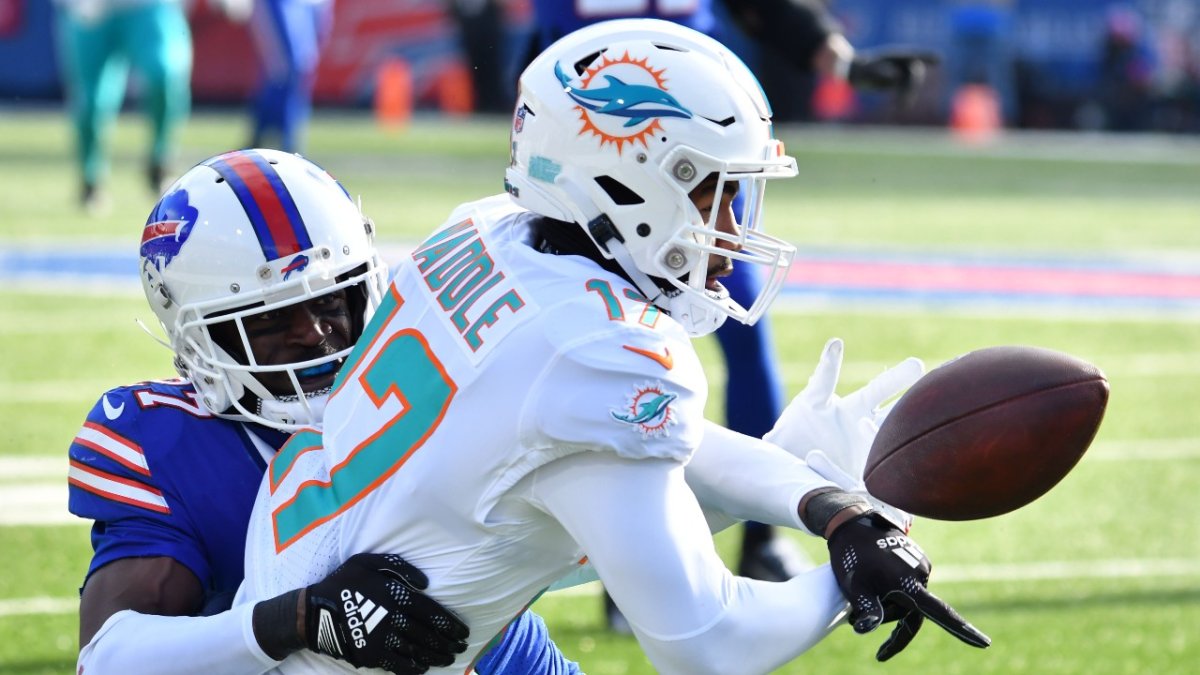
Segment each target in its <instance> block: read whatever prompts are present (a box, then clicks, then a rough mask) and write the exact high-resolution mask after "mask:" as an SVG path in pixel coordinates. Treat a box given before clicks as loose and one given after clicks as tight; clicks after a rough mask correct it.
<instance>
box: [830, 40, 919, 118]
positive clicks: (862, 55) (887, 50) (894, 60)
mask: <svg viewBox="0 0 1200 675" xmlns="http://www.w3.org/2000/svg"><path fill="white" fill-rule="evenodd" d="M939 61H941V57H939V56H938V55H937V54H936V53H935V52H931V51H928V50H921V49H913V48H910V47H881V48H879V49H872V50H866V51H860V52H857V53H856V54H855V55H854V59H853V60H852V61H851V62H850V71H849V73H847V75H846V80H847V81H848V82H849V83H850V86H852V87H854V88H855V89H863V90H867V91H894V92H896V94H897V96H898V98H899V99H900V103H901V105H903V106H906V107H907V106H910V105H912V103H913V102H914V101H915V100H916V98H917V91H918V90H919V89H920V88H921V84H922V83H924V82H925V71H926V70H927V67H928V66H931V65H934V64H936V63H938V62H939Z"/></svg>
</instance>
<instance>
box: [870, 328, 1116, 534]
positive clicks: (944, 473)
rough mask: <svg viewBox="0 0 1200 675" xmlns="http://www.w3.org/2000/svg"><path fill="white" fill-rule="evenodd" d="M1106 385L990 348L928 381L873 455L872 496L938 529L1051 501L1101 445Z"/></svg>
mask: <svg viewBox="0 0 1200 675" xmlns="http://www.w3.org/2000/svg"><path fill="white" fill-rule="evenodd" d="M1107 403H1108V380H1107V379H1106V378H1105V377H1104V373H1102V372H1101V371H1100V369H1099V368H1097V367H1096V366H1094V365H1092V364H1090V363H1088V362H1086V361H1083V360H1080V359H1078V358H1076V357H1074V356H1070V355H1068V354H1064V353H1062V352H1057V351H1053V350H1050V349H1042V348H1039V347H1025V346H1001V347H988V348H986V349H980V350H978V351H974V352H970V353H968V354H965V355H963V356H960V357H958V358H956V359H953V360H951V361H948V362H946V363H944V364H942V365H941V366H939V367H938V368H935V369H933V370H931V371H929V372H928V373H926V374H925V376H924V377H922V378H921V379H920V380H919V381H918V382H917V383H916V384H914V385H913V386H912V388H910V389H909V390H908V391H907V392H905V394H904V395H903V396H902V397H901V398H900V400H899V401H897V402H896V406H895V408H893V409H892V412H891V414H889V415H888V417H887V419H886V420H884V423H883V425H882V426H881V427H880V429H879V434H878V435H877V436H876V437H875V442H874V443H873V444H872V446H871V452H870V455H869V456H868V457H867V465H866V468H865V470H864V471H863V480H865V481H866V484H867V489H868V490H869V491H870V492H871V494H873V495H875V496H877V497H879V498H880V499H882V500H883V501H885V502H888V503H890V504H892V505H894V506H897V507H899V508H901V509H904V510H905V511H908V512H910V513H912V514H914V515H918V516H925V517H927V518H934V519H937V520H975V519H978V518H990V517H992V516H997V515H1000V514H1002V513H1008V512H1009V511H1012V510H1014V509H1018V508H1020V507H1022V506H1025V505H1026V504H1028V503H1030V502H1032V501H1033V500H1035V499H1037V498H1038V497H1041V496H1042V495H1044V494H1046V492H1047V491H1049V490H1050V488H1052V487H1054V486H1055V485H1056V484H1058V482H1059V481H1060V480H1062V479H1063V477H1064V476H1066V475H1067V473H1068V472H1069V471H1070V470H1071V469H1072V468H1073V467H1074V466H1075V464H1076V463H1077V462H1078V461H1079V459H1080V458H1081V457H1082V456H1083V453H1084V451H1086V450H1087V448H1088V446H1089V445H1090V444H1091V442H1092V439H1093V438H1094V437H1095V436H1096V431H1097V430H1098V429H1099V428H1100V421H1101V420H1102V419H1103V418H1104V409H1105V406H1106V405H1107Z"/></svg>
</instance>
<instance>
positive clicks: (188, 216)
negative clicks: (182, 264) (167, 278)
mask: <svg viewBox="0 0 1200 675" xmlns="http://www.w3.org/2000/svg"><path fill="white" fill-rule="evenodd" d="M199 217H200V212H199V211H197V210H196V207H194V206H192V205H191V204H190V203H188V193H187V190H183V189H180V190H176V191H174V192H172V193H170V194H168V195H167V196H165V197H163V198H162V199H161V200H159V202H158V204H156V205H155V207H154V210H153V211H151V212H150V217H149V218H147V219H146V226H145V228H143V229H142V248H141V253H142V257H143V258H146V259H147V260H151V261H153V262H154V265H155V266H156V267H157V268H158V269H160V270H161V269H162V268H164V267H166V266H167V265H169V264H171V260H173V259H174V258H175V256H177V255H179V250H180V249H181V248H183V244H184V242H186V241H187V238H188V235H189V234H191V231H192V227H193V226H194V225H195V224H196V221H197V220H198V219H199Z"/></svg>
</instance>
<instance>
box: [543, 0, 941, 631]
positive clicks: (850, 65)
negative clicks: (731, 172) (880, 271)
mask: <svg viewBox="0 0 1200 675" xmlns="http://www.w3.org/2000/svg"><path fill="white" fill-rule="evenodd" d="M718 1H720V2H723V3H724V9H725V10H726V11H727V12H728V14H729V15H730V16H731V17H733V18H734V20H735V21H736V22H737V24H738V26H739V27H740V28H742V29H743V30H745V31H746V32H747V33H748V34H749V35H750V36H751V37H752V38H754V39H755V40H756V41H758V43H759V44H761V45H762V47H763V49H764V51H765V52H766V56H765V58H768V59H779V60H783V61H785V62H786V63H788V64H789V65H791V66H792V67H794V68H797V69H800V70H804V71H807V72H813V73H817V74H824V75H832V76H835V77H839V78H841V79H846V80H848V81H849V82H850V84H851V85H853V86H855V87H861V88H865V89H890V90H895V91H898V92H900V93H901V94H902V95H903V96H905V97H907V96H910V95H911V92H913V91H915V89H916V88H917V87H919V86H920V84H921V83H922V82H923V80H924V75H925V67H926V64H928V63H930V62H932V61H933V57H932V56H931V55H930V54H928V53H925V52H919V51H913V50H889V51H886V52H880V53H879V54H875V55H856V53H855V50H854V47H853V46H851V44H850V42H849V41H848V40H847V39H846V37H845V36H844V35H843V34H842V30H841V27H840V25H839V24H838V22H837V21H836V19H835V18H834V17H833V16H832V15H831V14H830V13H829V12H828V11H827V9H826V8H825V6H824V4H823V3H822V2H819V1H818V0H755V1H741V2H735V1H733V0H718ZM619 4H620V7H619V8H614V3H609V2H604V1H603V0H580V1H579V2H573V3H571V2H560V1H558V0H534V2H533V8H534V23H535V27H534V37H533V42H534V44H533V45H531V48H530V49H529V50H528V52H527V53H528V54H529V57H528V60H532V55H533V54H536V53H538V52H540V51H541V50H542V49H544V48H545V47H547V46H548V45H550V44H551V43H553V42H554V41H555V40H557V39H558V38H560V37H562V36H564V35H566V34H568V33H570V32H572V31H574V30H576V29H578V28H580V27H582V26H586V25H589V24H592V23H596V22H599V21H605V20H608V19H617V18H631V17H633V18H637V17H650V18H659V19H665V20H668V21H672V22H674V23H678V24H682V25H684V26H687V27H688V28H692V29H693V30H697V31H700V32H702V33H706V34H709V35H714V36H717V37H720V36H721V35H722V33H728V31H729V30H730V27H728V26H721V25H719V23H718V16H717V14H716V13H715V12H714V5H713V2H712V1H711V0H699V1H688V2H672V1H671V0H657V1H655V2H651V1H650V0H646V1H645V2H642V3H629V2H627V3H619ZM519 65H520V66H522V67H524V65H525V63H521V64H519ZM739 199H740V197H739ZM739 207H740V203H739V204H738V205H737V206H735V207H734V212H735V213H740V208H739ZM722 283H723V284H724V285H725V287H726V288H727V289H728V290H729V293H730V296H731V297H732V298H733V299H734V300H737V301H738V302H741V303H746V302H747V301H748V300H749V299H752V298H755V297H757V296H758V294H759V292H760V290H761V287H762V282H761V280H760V279H759V278H758V277H757V276H755V274H754V270H753V268H752V267H750V266H744V265H743V266H734V268H733V273H732V274H731V275H729V276H728V277H725V278H724V279H722ZM716 336H717V341H718V343H719V344H720V347H721V352H722V354H723V355H724V357H725V363H726V366H727V367H726V373H727V375H726V384H725V423H726V425H727V426H728V427H729V428H730V429H733V430H734V431H737V432H740V433H743V434H746V435H747V436H753V437H755V438H761V437H762V436H763V434H765V433H766V432H767V431H769V430H770V429H771V426H772V425H773V424H774V423H775V420H776V419H777V418H778V417H779V414H780V411H781V410H782V409H783V389H784V386H783V378H782V376H781V375H780V373H779V369H778V367H777V365H776V363H775V357H774V347H773V345H772V343H771V333H770V322H769V321H768V320H767V317H766V316H763V317H762V318H761V319H759V321H758V323H756V324H754V325H746V324H743V323H741V322H737V321H727V322H725V323H724V324H723V325H722V326H721V327H720V328H718V329H717V331H716ZM811 565H812V563H811V561H810V560H809V559H808V557H807V556H806V555H805V554H804V552H803V551H801V550H800V548H799V547H797V546H796V545H795V544H794V543H793V542H792V541H791V540H790V539H788V538H786V537H782V536H779V535H778V533H777V532H776V530H775V528H773V527H771V526H769V525H765V524H763V523H756V522H747V523H746V524H745V526H744V532H743V536H742V545H741V550H740V554H739V562H738V566H737V573H738V575H740V576H745V577H749V578H752V579H759V580H763V581H784V580H786V579H790V578H791V577H793V576H795V575H797V574H799V573H800V572H802V571H803V570H805V569H807V568H808V567H810V566H811ZM604 603H605V615H606V619H607V621H608V624H609V626H610V627H611V628H612V629H613V630H615V631H617V632H621V633H626V634H628V633H630V632H631V630H630V628H629V625H628V623H627V622H626V621H625V618H624V617H623V616H622V615H621V612H620V611H619V610H618V608H617V607H616V605H615V604H614V603H613V601H612V598H611V597H610V596H609V595H608V594H607V593H605V595H604Z"/></svg>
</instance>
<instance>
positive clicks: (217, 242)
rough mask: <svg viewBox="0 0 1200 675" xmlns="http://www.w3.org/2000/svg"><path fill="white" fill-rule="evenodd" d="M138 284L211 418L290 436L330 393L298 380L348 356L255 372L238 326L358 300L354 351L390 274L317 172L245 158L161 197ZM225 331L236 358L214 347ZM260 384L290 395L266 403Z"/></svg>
mask: <svg viewBox="0 0 1200 675" xmlns="http://www.w3.org/2000/svg"><path fill="white" fill-rule="evenodd" d="M141 279H142V288H143V290H144V291H145V293H146V298H147V300H148V301H149V302H150V307H151V308H152V309H153V311H154V314H155V316H156V317H157V318H158V320H159V322H160V323H161V324H162V327H163V330H164V331H166V334H167V337H168V340H169V341H170V347H171V349H172V350H173V351H174V352H175V367H176V369H177V370H178V371H179V373H180V374H181V375H182V376H184V377H186V378H188V379H189V380H191V382H192V383H193V384H194V385H195V387H196V391H197V393H198V394H199V396H200V399H201V401H202V402H203V403H204V406H205V407H206V408H208V409H209V410H210V411H211V412H213V413H214V414H218V415H221V416H226V417H233V418H236V419H247V420H251V421H254V422H258V423H261V424H266V425H268V426H272V427H275V428H277V429H282V430H294V429H296V428H299V427H301V426H305V425H311V424H313V423H315V422H317V421H318V420H319V419H320V414H321V410H322V409H323V405H324V395H325V394H327V393H328V389H325V390H323V391H306V390H305V387H304V386H302V380H304V379H305V378H306V377H312V376H313V374H314V373H326V374H327V373H329V372H330V371H332V370H334V369H336V368H338V367H340V365H341V363H342V362H343V361H344V360H345V358H346V357H347V355H348V354H349V352H350V349H349V348H347V349H344V350H341V351H338V352H337V353H335V354H329V355H325V356H322V357H321V358H315V359H309V360H306V361H303V362H299V363H285V364H271V365H267V364H264V363H259V362H258V358H256V356H255V355H254V353H253V350H252V349H251V346H250V341H249V339H248V337H247V332H246V329H245V326H244V325H243V319H245V318H246V317H249V316H254V315H259V314H262V313H264V312H269V311H271V310H275V309H278V308H282V307H286V306H288V305H293V304H296V303H300V302H305V301H307V300H310V299H312V298H314V297H318V296H321V295H323V294H326V293H331V292H333V291H336V290H338V289H342V288H346V289H353V292H350V290H348V292H347V297H348V299H349V300H350V302H351V311H352V313H353V314H354V316H353V317H352V323H353V325H354V334H353V335H352V339H353V340H357V339H358V337H359V334H361V331H362V328H363V325H364V321H365V320H366V318H368V317H369V316H370V314H371V313H372V312H373V311H374V309H375V308H376V307H378V305H379V301H380V299H381V297H382V293H383V292H384V289H385V287H386V283H387V268H386V266H385V265H383V263H382V262H381V261H380V259H379V257H378V254H377V252H376V249H375V243H374V225H373V224H372V223H371V221H370V220H369V219H367V218H366V217H364V216H363V215H362V213H361V211H360V210H359V208H358V205H357V204H356V203H355V202H354V200H352V199H351V198H350V195H349V194H347V193H346V191H345V189H343V188H342V186H341V184H339V183H338V182H337V181H336V180H334V178H333V177H332V176H330V175H329V174H328V173H327V172H326V171H325V170H324V169H322V168H320V167H319V166H317V165H316V164H313V163H312V162H310V161H308V160H306V159H304V158H303V157H300V156H299V155H293V154H288V153H285V152H279V151H276V150H240V151H235V152H229V153H226V154H223V155H219V156H216V157H213V158H211V159H209V160H206V161H204V162H202V163H201V164H198V165H197V166H195V167H193V168H192V169H191V170H189V171H188V172H187V173H186V174H184V175H183V177H181V178H180V179H179V180H178V181H176V182H175V183H174V184H173V185H172V186H171V187H170V188H168V189H167V191H166V192H165V193H164V195H163V197H162V198H161V199H160V200H159V202H158V204H156V205H155V207H154V210H153V211H152V212H151V213H150V217H149V218H148V219H147V221H146V225H145V228H144V229H143V233H142V243H141ZM229 322H232V325H233V326H234V327H235V328H236V335H238V336H239V337H240V339H241V342H242V344H241V349H240V350H238V349H237V348H236V347H235V348H233V349H227V348H225V347H222V346H221V345H220V344H218V343H217V341H215V340H214V339H213V335H212V332H211V330H210V329H211V328H212V327H213V326H214V325H215V324H219V323H229ZM352 346H353V344H351V347H352ZM237 351H240V352H241V354H239V355H236V356H235V354H234V353H233V352H237ZM265 373H285V374H286V375H287V379H288V380H289V381H290V382H291V385H292V388H293V389H294V392H293V393H289V394H283V395H279V394H275V393H272V392H271V391H269V390H268V389H267V388H266V387H265V386H263V384H262V382H260V381H259V379H258V378H257V377H256V374H265Z"/></svg>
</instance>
